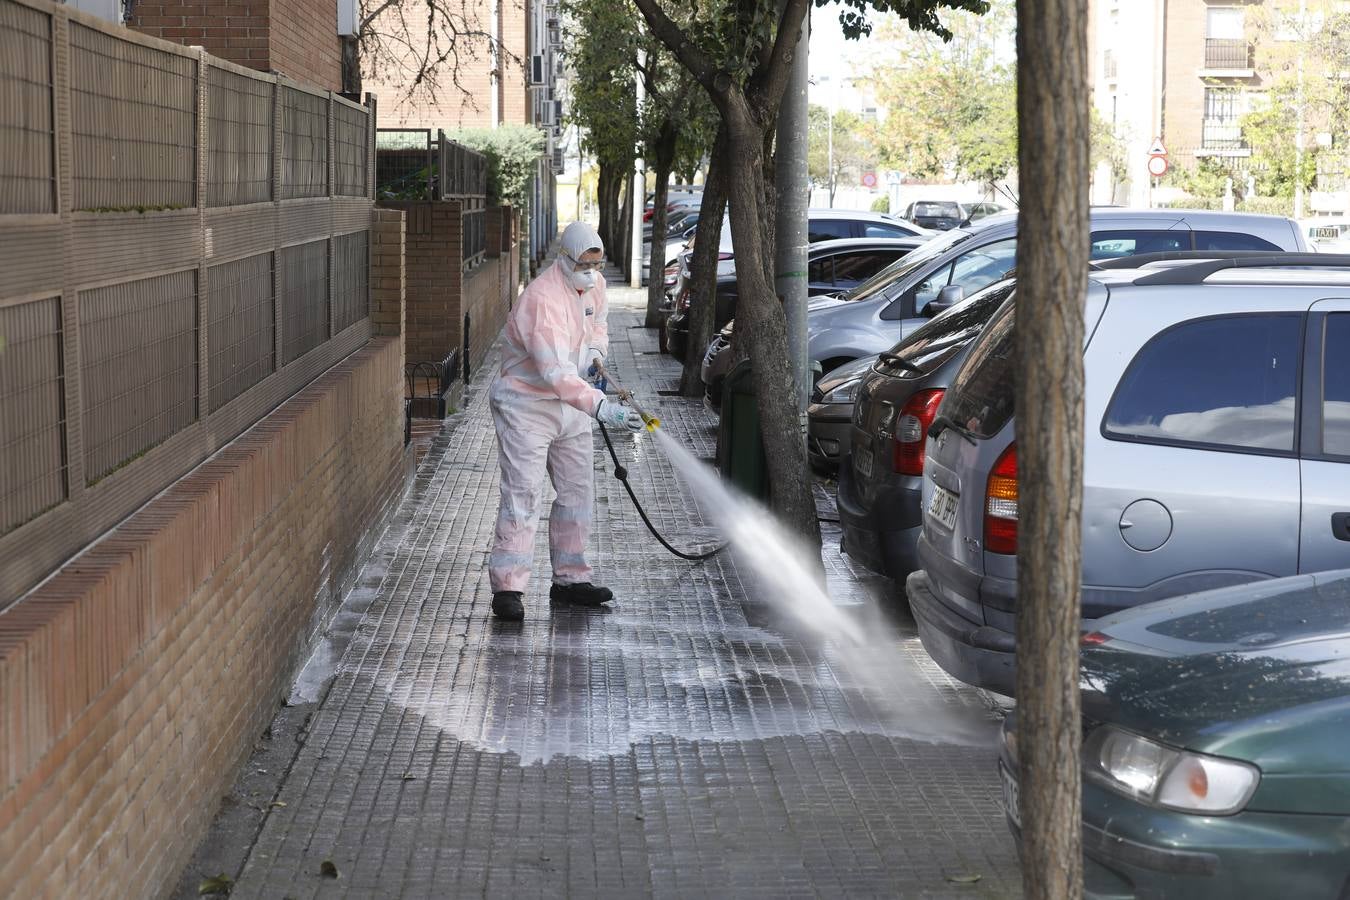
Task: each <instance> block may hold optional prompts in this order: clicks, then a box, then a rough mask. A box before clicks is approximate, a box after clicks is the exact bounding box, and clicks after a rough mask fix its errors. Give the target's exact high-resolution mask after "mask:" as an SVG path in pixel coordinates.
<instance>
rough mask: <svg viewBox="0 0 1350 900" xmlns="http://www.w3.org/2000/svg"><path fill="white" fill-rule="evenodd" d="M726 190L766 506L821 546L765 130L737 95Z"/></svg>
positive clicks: (739, 325) (739, 337) (740, 339)
mask: <svg viewBox="0 0 1350 900" xmlns="http://www.w3.org/2000/svg"><path fill="white" fill-rule="evenodd" d="M723 121H724V122H725V123H726V126H727V150H728V152H727V154H726V163H727V169H726V182H727V199H728V200H729V201H730V204H731V233H732V236H733V239H734V241H735V244H736V262H737V264H736V292H737V300H736V341H737V343H739V344H742V345H743V346H744V348H745V350H746V351H747V353H748V355H749V357H750V363H751V371H752V375H753V382H754V387H755V395H756V397H757V399H758V403H759V427H760V436H761V437H762V438H763V441H764V454H765V458H766V462H767V463H768V469H769V484H770V485H771V487H770V497H769V499H770V502H771V505H772V507H773V509H774V511H775V512H776V513H778V515H779V517H780V518H782V519H783V520H784V522H785V523H786V524H787V525H788V526H789V527H790V528H791V529H792V530H793V531H794V532H796V533H797V534H799V535H801V536H802V537H804V538H806V539H807V540H808V541H810V542H811V543H812V545H813V546H815V547H817V548H818V547H819V546H820V523H819V522H818V521H817V520H816V506H815V499H814V497H813V496H812V492H811V485H812V480H811V478H810V476H809V475H808V474H807V471H808V470H807V460H806V437H805V435H804V434H803V433H802V427H801V419H800V416H799V413H798V410H797V392H796V389H795V388H794V386H793V381H792V366H791V362H790V360H789V357H788V342H787V316H786V315H785V313H784V311H783V305H782V304H781V303H779V302H778V298H777V296H775V294H774V290H773V282H772V280H771V279H770V277H769V276H770V274H771V273H772V268H773V262H772V260H773V256H774V254H773V246H774V231H773V216H772V212H771V210H768V209H766V207H768V206H772V204H771V203H768V202H766V196H765V164H766V160H765V158H764V148H765V143H766V138H765V132H766V130H767V129H768V128H769V126H768V124H766V123H763V122H760V121H758V119H757V118H756V117H755V115H754V113H753V111H752V110H751V108H750V105H749V104H748V103H747V102H746V99H745V97H744V96H743V95H741V94H740V93H739V92H733V93H732V95H731V96H730V97H729V98H728V101H727V108H726V112H725V113H724V116H723Z"/></svg>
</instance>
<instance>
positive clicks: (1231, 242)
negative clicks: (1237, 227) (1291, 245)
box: [1195, 231, 1283, 250]
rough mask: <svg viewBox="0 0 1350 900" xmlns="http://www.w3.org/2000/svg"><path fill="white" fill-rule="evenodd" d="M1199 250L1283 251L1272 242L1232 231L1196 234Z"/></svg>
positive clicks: (1196, 245) (1196, 243) (1200, 232)
mask: <svg viewBox="0 0 1350 900" xmlns="http://www.w3.org/2000/svg"><path fill="white" fill-rule="evenodd" d="M1195 249H1197V250H1281V249H1283V248H1282V247H1279V246H1277V245H1275V244H1272V243H1271V242H1270V241H1267V240H1263V239H1262V238H1259V237H1256V236H1255V235H1251V234H1238V233H1237V232H1232V231H1197V232H1195Z"/></svg>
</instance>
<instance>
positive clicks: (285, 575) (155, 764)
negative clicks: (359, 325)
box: [0, 338, 410, 897]
mask: <svg viewBox="0 0 1350 900" xmlns="http://www.w3.org/2000/svg"><path fill="white" fill-rule="evenodd" d="M402 374H403V373H402V353H401V347H400V344H399V341H398V340H397V339H396V338H376V339H374V340H373V341H371V342H370V343H369V344H367V345H366V347H365V348H363V349H362V350H360V351H359V352H357V353H355V354H353V355H352V356H350V357H348V358H347V359H346V360H345V361H343V362H342V363H340V364H339V365H337V366H335V367H334V368H332V369H330V370H329V371H328V372H327V373H325V374H324V375H323V376H322V377H321V378H319V379H317V380H316V381H315V382H313V383H312V384H311V385H310V386H309V387H308V388H306V389H305V390H304V391H302V392H301V393H299V394H297V395H296V396H295V397H294V398H292V399H291V400H289V401H287V402H286V403H285V404H283V405H282V406H280V407H278V409H277V410H276V411H274V412H273V413H272V414H271V415H269V416H268V417H267V418H265V419H263V420H262V421H261V422H260V423H258V424H257V425H256V426H254V427H253V428H251V429H250V430H249V431H247V432H245V433H244V434H243V435H241V436H240V437H239V438H238V439H236V440H235V441H233V442H231V443H230V444H229V445H227V446H226V447H225V448H223V449H222V450H221V452H220V453H219V454H217V455H216V456H215V457H213V458H212V459H211V460H209V461H208V462H206V463H204V464H203V465H202V466H200V467H198V468H197V469H196V470H194V471H193V472H192V473H191V474H189V475H188V476H187V477H185V478H183V479H181V480H180V481H178V482H177V483H176V484H175V485H174V486H173V487H172V488H170V489H169V490H168V491H166V492H165V493H164V494H161V495H160V496H159V497H157V498H156V499H155V500H154V501H152V502H151V503H150V504H148V505H147V506H145V507H143V508H142V509H141V510H140V511H139V512H137V513H136V514H135V515H134V516H133V517H131V518H130V519H129V520H127V521H126V522H125V523H123V524H122V525H121V526H120V527H118V528H116V529H115V530H113V531H112V532H110V533H109V534H108V536H107V537H106V538H105V539H104V540H102V541H100V542H99V543H98V544H96V545H94V546H93V547H92V548H90V549H89V550H88V551H87V552H85V553H84V554H83V555H81V556H79V557H77V558H76V559H74V560H72V561H71V562H70V563H68V564H67V565H66V566H64V567H63V568H62V569H60V570H59V571H58V572H57V573H56V574H55V575H54V576H53V577H52V578H51V579H49V580H48V581H47V582H45V583H44V584H43V585H41V586H40V587H39V588H37V589H35V590H34V592H33V593H32V594H30V595H29V596H28V597H26V598H25V599H24V600H22V601H20V602H19V603H18V604H16V605H15V606H13V607H11V608H10V609H9V610H7V611H6V612H4V613H3V614H0V885H4V886H5V887H4V890H3V893H4V894H5V895H6V896H12V897H37V896H91V897H92V896H118V897H151V896H157V895H162V894H164V893H165V892H166V891H167V890H168V889H169V888H170V887H171V886H172V884H173V883H174V881H175V879H176V878H177V876H178V873H179V870H180V869H181V867H182V866H183V865H184V864H185V863H186V861H187V859H188V857H189V856H190V854H191V852H192V850H193V848H194V847H195V845H196V843H197V842H198V841H199V840H200V838H201V836H202V835H203V834H204V833H205V831H206V828H207V826H208V825H209V824H210V821H211V818H212V816H213V815H214V813H215V810H216V808H217V806H218V804H219V798H220V796H221V794H222V793H223V792H224V791H225V790H226V789H228V787H229V785H230V784H231V783H232V782H233V779H234V777H235V773H236V770H237V768H238V766H239V765H240V764H241V763H242V762H243V760H244V759H245V758H246V757H247V755H248V753H249V751H250V750H251V748H252V744H253V741H254V740H255V739H256V736H257V735H258V734H259V733H261V731H262V730H263V729H264V728H265V727H266V725H267V724H268V723H269V722H270V721H271V719H272V717H273V714H274V712H275V710H276V705H277V703H278V702H279V700H280V699H281V698H282V697H283V695H284V691H285V690H286V688H287V686H288V685H289V684H290V682H291V679H292V677H293V675H294V673H295V671H296V670H297V668H298V666H299V664H300V663H301V662H302V661H303V660H304V659H305V657H306V655H307V652H308V650H309V648H310V647H311V646H312V644H313V640H314V638H315V636H316V635H317V633H318V631H319V630H320V629H321V628H322V627H323V626H324V625H325V624H326V622H327V620H328V619H329V618H330V617H331V614H332V612H333V611H334V610H335V609H336V606H337V604H338V602H339V601H340V598H341V596H342V594H343V593H344V592H345V590H346V589H347V587H349V586H350V584H351V582H352V581H353V579H354V576H355V574H356V569H357V567H358V564H359V563H360V562H361V561H362V560H363V559H364V558H365V556H367V555H368V553H369V548H370V545H371V543H372V542H373V539H374V536H375V533H376V532H375V528H374V527H373V526H375V525H377V523H379V522H380V521H381V520H382V518H383V517H384V516H385V515H386V514H387V512H388V511H389V510H390V509H391V508H392V503H393V501H394V500H396V499H397V497H398V496H399V495H400V493H401V491H402V489H403V486H404V485H405V484H406V483H407V478H408V476H409V475H410V469H409V466H408V462H409V459H410V457H409V456H408V454H407V453H405V451H404V448H403V433H402V432H403V427H402V424H403V423H402V416H401V414H400V410H401V397H402V393H403V385H402Z"/></svg>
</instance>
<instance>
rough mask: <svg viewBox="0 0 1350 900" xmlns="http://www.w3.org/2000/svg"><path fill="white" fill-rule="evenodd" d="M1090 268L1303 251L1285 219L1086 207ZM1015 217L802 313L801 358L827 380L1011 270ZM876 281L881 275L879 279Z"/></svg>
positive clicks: (931, 245) (936, 247) (972, 230)
mask: <svg viewBox="0 0 1350 900" xmlns="http://www.w3.org/2000/svg"><path fill="white" fill-rule="evenodd" d="M1091 215H1092V220H1091V221H1092V258H1093V259H1094V260H1101V259H1110V258H1114V257H1122V256H1132V255H1134V254H1140V253H1154V252H1164V251H1182V250H1297V251H1303V250H1307V249H1308V245H1307V242H1306V241H1305V240H1304V237H1303V232H1302V230H1301V229H1300V228H1299V227H1298V224H1297V223H1296V222H1294V221H1293V220H1292V219H1283V218H1280V217H1278V216H1260V215H1252V214H1249V213H1228V212H1206V211H1196V210H1166V209H1115V208H1110V209H1094V210H1093V211H1092V214H1091ZM1016 253H1017V216H1016V215H1015V214H1009V215H1002V216H990V217H988V218H985V219H980V220H979V221H977V222H974V223H972V224H971V225H967V226H965V227H963V228H954V229H952V230H951V231H947V232H944V233H943V234H941V235H940V236H938V237H935V238H933V239H932V240H931V241H929V242H928V243H926V244H924V245H923V246H922V247H920V248H919V249H918V250H915V251H914V252H913V253H911V254H909V255H908V256H906V257H905V258H904V259H902V260H900V261H899V262H897V263H896V264H895V265H894V266H892V267H891V268H890V269H888V270H883V271H882V272H881V273H879V274H878V276H877V277H876V278H875V279H873V283H872V284H870V285H865V286H863V288H860V289H858V290H855V291H853V292H851V293H850V295H849V296H848V298H847V299H843V298H839V299H833V300H826V299H821V300H817V301H814V302H813V303H812V304H811V305H810V312H809V313H808V323H807V328H808V330H809V335H810V336H809V339H808V340H809V343H808V348H809V349H808V352H809V354H810V356H811V359H813V360H815V361H816V362H819V363H820V365H821V368H822V369H823V370H824V371H826V372H829V371H831V370H832V369H837V368H838V367H839V366H841V365H843V364H844V363H846V362H851V361H852V360H855V359H859V358H861V357H864V356H872V355H874V354H877V353H880V352H881V351H883V350H885V349H887V348H889V347H890V346H892V345H893V344H894V343H895V342H896V341H898V340H900V339H901V338H903V337H905V336H906V335H907V334H909V333H910V332H911V331H913V330H914V329H915V328H918V327H919V326H920V325H922V324H923V323H924V322H926V321H927V320H929V319H931V318H932V317H933V316H934V315H935V314H937V313H938V312H940V311H942V310H943V309H947V308H950V307H951V306H952V305H954V304H955V303H957V302H959V301H960V299H961V298H962V297H963V296H964V297H968V296H970V295H971V294H973V293H975V292H976V291H978V290H980V289H981V288H983V287H986V286H987V285H990V284H993V283H994V282H995V281H998V280H1000V279H1002V278H1003V277H1004V276H1005V275H1006V274H1008V272H1009V271H1011V270H1012V269H1013V267H1014V262H1015V256H1016ZM883 276H884V277H883Z"/></svg>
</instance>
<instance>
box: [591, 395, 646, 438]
mask: <svg viewBox="0 0 1350 900" xmlns="http://www.w3.org/2000/svg"><path fill="white" fill-rule="evenodd" d="M595 420H596V421H597V422H599V423H600V424H601V425H609V426H610V427H612V428H627V429H628V430H629V431H631V432H633V433H635V434H636V433H637V432H639V431H641V430H642V429H643V428H645V427H646V426H647V423H646V422H644V421H642V416H640V415H638V414H637V412H636V411H635V410H631V409H629V408H628V407H626V406H624V405H622V404H620V403H616V402H615V401H613V400H610V399H608V398H606V399H604V400H601V401H600V402H599V403H597V404H596V406H595Z"/></svg>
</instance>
